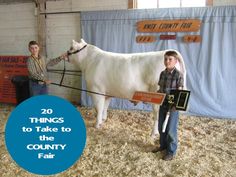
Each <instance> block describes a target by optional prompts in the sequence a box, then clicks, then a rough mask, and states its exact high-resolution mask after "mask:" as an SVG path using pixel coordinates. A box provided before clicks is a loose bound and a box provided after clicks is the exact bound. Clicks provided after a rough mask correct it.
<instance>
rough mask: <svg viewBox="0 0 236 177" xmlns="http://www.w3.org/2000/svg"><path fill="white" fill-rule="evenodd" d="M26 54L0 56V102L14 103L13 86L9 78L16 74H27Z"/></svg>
mask: <svg viewBox="0 0 236 177" xmlns="http://www.w3.org/2000/svg"><path fill="white" fill-rule="evenodd" d="M27 58H28V56H0V102H1V103H16V96H15V94H16V92H15V86H14V85H13V84H12V82H11V79H12V77H14V76H16V75H28V69H27V66H26V61H27Z"/></svg>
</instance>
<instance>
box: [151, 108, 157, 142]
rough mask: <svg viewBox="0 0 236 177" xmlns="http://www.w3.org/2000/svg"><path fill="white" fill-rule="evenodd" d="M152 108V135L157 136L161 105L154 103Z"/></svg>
mask: <svg viewBox="0 0 236 177" xmlns="http://www.w3.org/2000/svg"><path fill="white" fill-rule="evenodd" d="M152 109H153V116H154V127H153V129H152V134H151V137H152V138H155V137H156V135H157V134H158V109H159V106H158V105H154V104H153V105H152Z"/></svg>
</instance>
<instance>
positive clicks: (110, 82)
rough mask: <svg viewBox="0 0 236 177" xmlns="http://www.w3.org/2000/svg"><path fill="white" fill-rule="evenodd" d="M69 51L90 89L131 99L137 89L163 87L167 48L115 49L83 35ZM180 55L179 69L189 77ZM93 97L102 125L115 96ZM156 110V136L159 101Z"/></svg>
mask: <svg viewBox="0 0 236 177" xmlns="http://www.w3.org/2000/svg"><path fill="white" fill-rule="evenodd" d="M68 52H69V53H70V54H74V55H73V57H70V61H71V62H74V63H76V64H78V66H79V68H80V69H81V71H82V73H83V74H84V77H85V81H86V84H87V89H88V90H89V91H93V92H98V93H102V94H106V95H112V96H114V97H118V98H124V99H129V100H131V99H132V96H133V94H134V92H135V91H150V92H156V91H157V90H158V89H159V88H158V87H159V86H158V84H157V83H158V80H159V76H160V73H161V71H162V70H164V69H165V66H164V53H165V52H166V51H157V52H147V53H134V54H120V53H112V52H107V51H103V50H101V49H99V48H98V47H96V46H93V45H91V44H87V43H86V42H85V41H84V40H83V39H81V41H80V42H76V41H74V40H73V41H72V46H71V49H70V50H69V51H68ZM176 52H177V51H176ZM177 53H178V52H177ZM178 55H179V62H178V63H179V69H180V70H181V71H182V72H183V74H184V77H186V70H185V65H184V61H183V58H182V56H181V55H180V53H178ZM184 80H186V79H184ZM91 97H92V100H93V103H94V106H95V109H96V111H97V122H96V127H97V128H99V127H100V126H101V125H102V123H103V121H105V120H106V118H107V109H108V106H109V103H110V101H111V97H108V96H103V95H97V94H91ZM153 114H154V120H155V124H154V129H153V131H152V136H153V137H154V136H155V135H156V134H157V133H158V128H157V127H158V126H157V125H158V105H153Z"/></svg>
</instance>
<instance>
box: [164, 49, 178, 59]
mask: <svg viewBox="0 0 236 177" xmlns="http://www.w3.org/2000/svg"><path fill="white" fill-rule="evenodd" d="M165 55H167V56H173V57H175V58H176V59H178V54H177V52H176V51H174V50H169V51H167V52H166V53H165ZM165 55H164V56H165Z"/></svg>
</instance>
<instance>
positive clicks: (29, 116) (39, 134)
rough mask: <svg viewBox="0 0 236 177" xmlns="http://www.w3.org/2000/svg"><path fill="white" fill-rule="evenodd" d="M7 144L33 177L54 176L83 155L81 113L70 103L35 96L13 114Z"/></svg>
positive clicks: (16, 160)
mask: <svg viewBox="0 0 236 177" xmlns="http://www.w3.org/2000/svg"><path fill="white" fill-rule="evenodd" d="M5 142H6V146H7V150H8V151H9V153H10V155H11V157H12V159H13V160H14V161H15V162H16V163H17V164H18V165H19V166H21V167H22V168H24V169H25V170H27V171H29V172H31V173H35V174H39V175H52V174H56V173H60V172H62V171H64V170H66V169H68V168H69V167H71V166H72V165H73V164H74V163H75V162H76V161H77V160H78V159H79V157H80V156H81V155H82V153H83V150H84V147H85V144H86V127H85V124H84V121H83V118H82V117H81V114H80V113H79V111H78V110H77V109H76V108H75V107H74V106H73V105H72V104H71V103H69V102H68V101H66V100H64V99H62V98H59V97H56V96H49V95H41V96H35V97H31V98H30V99H27V100H26V101H24V102H22V103H21V104H20V105H18V106H17V107H16V108H15V109H14V110H13V112H12V113H11V115H10V117H9V118H8V121H7V124H6V128H5Z"/></svg>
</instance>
